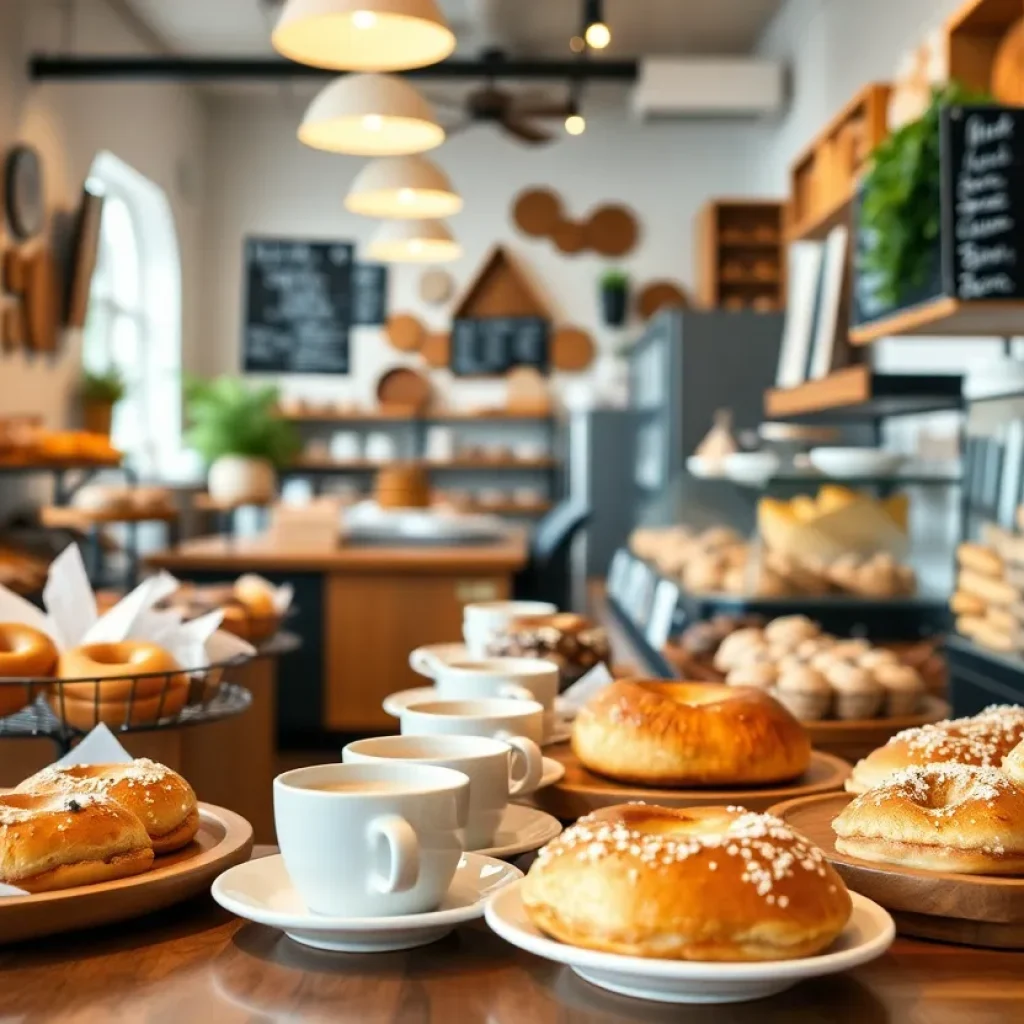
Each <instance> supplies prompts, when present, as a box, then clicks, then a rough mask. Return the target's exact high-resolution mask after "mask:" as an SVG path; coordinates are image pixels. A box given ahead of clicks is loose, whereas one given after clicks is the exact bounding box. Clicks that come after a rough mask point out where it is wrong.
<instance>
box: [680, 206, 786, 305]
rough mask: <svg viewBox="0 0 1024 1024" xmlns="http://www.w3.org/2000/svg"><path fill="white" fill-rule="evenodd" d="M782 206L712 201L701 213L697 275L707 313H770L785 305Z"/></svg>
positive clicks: (784, 253)
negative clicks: (728, 310)
mask: <svg viewBox="0 0 1024 1024" xmlns="http://www.w3.org/2000/svg"><path fill="white" fill-rule="evenodd" d="M784 211H785V205H784V204H783V203H781V202H778V201H775V200H747V199H715V200H713V201H711V202H710V203H708V204H707V205H706V206H705V207H704V209H703V210H702V211H701V215H700V222H699V231H698V246H699V249H698V261H697V266H698V274H699V277H700V282H699V287H698V291H699V297H700V301H701V304H702V305H704V306H706V307H707V308H709V309H754V310H757V311H759V312H765V313H769V312H775V311H777V310H779V309H782V308H783V307H784V306H785V303H786V247H785V242H784V238H783V220H784Z"/></svg>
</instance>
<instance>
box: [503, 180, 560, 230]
mask: <svg viewBox="0 0 1024 1024" xmlns="http://www.w3.org/2000/svg"><path fill="white" fill-rule="evenodd" d="M512 219H513V220H514V221H515V223H516V227H518V228H519V230H520V231H522V233H523V234H524V235H531V236H532V237H533V238H547V237H548V236H549V235H550V234H551V232H552V231H554V230H555V228H556V227H557V226H558V224H559V223H560V222H561V220H562V200H561V199H559V198H558V196H557V195H556V194H555V193H554V192H552V191H551V190H550V189H546V188H531V189H527V190H526V191H525V192H520V193H519V195H518V196H516V200H515V203H514V205H513V207H512Z"/></svg>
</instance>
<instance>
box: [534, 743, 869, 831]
mask: <svg viewBox="0 0 1024 1024" xmlns="http://www.w3.org/2000/svg"><path fill="white" fill-rule="evenodd" d="M544 756H545V757H553V758H554V759H555V760H556V761H560V762H561V763H562V764H563V765H565V777H564V778H563V779H562V781H561V782H557V783H556V784H555V785H553V786H548V787H547V788H546V789H542V790H539V791H538V792H537V793H535V794H534V800H535V801H536V803H537V806H538V807H540V808H541V809H542V810H545V811H547V812H548V813H549V814H553V815H555V817H557V818H562V819H563V820H565V821H570V820H573V819H575V818H579V817H581V816H582V815H584V814H589V813H590V812H591V811H596V810H597V808H599V807H611V806H612V805H614V804H624V803H627V802H629V801H630V800H643V801H644V802H645V803H649V804H658V805H660V806H661V807H715V806H717V805H719V804H726V805H730V804H735V805H739V806H741V807H746V808H748V809H749V810H751V811H764V810H767V809H768V808H769V807H770V806H771V805H772V804H777V803H778V802H779V801H780V800H787V799H792V798H795V797H798V796H811V795H813V794H818V793H828V792H831V791H832V790H837V789H842V786H843V783H844V782H845V781H846V778H847V776H848V775H849V774H850V766H849V765H848V764H847V763H846V762H845V761H843V760H842V759H841V758H838V757H833V756H832V755H831V754H823V753H821V751H818V750H815V751H813V752H812V754H811V766H810V768H808V769H807V771H806V772H805V773H804V774H803V775H802V776H801V777H800V778H799V779H794V780H793V781H792V782H788V783H781V784H779V785H774V786H761V787H750V786H747V787H745V788H737V789H653V788H648V787H643V786H635V785H631V784H627V783H620V782H613V781H612V780H611V779H606V778H603V777H602V776H600V775H596V774H594V773H593V772H591V771H589V770H588V769H586V768H584V767H583V765H582V764H581V763H580V760H579V758H578V757H577V756H576V755H575V754H574V753H573V750H572V747H571V746H570V744H568V743H560V744H559V745H558V746H556V747H550V748H545V750H544Z"/></svg>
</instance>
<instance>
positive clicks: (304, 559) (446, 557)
mask: <svg viewBox="0 0 1024 1024" xmlns="http://www.w3.org/2000/svg"><path fill="white" fill-rule="evenodd" d="M526 559H527V538H526V534H525V532H523V531H521V530H510V531H509V533H508V536H506V537H505V538H504V539H503V540H500V541H498V542H497V543H493V544H457V545H451V546H444V547H442V546H437V547H434V546H427V545H415V546H414V545H409V546H405V547H398V546H396V547H391V546H387V545H382V544H372V545H369V544H364V545H357V544H348V545H345V544H342V545H339V546H337V547H332V548H323V549H320V548H316V549H310V548H288V547H282V546H281V545H280V544H275V543H274V542H273V541H272V540H270V539H269V538H267V537H252V538H231V537H199V538H197V539H195V540H189V541H185V542H184V543H182V544H180V545H178V546H177V547H176V548H173V549H171V550H169V551H160V552H157V553H156V554H153V555H151V556H149V557H148V558H147V559H146V561H147V563H148V564H149V565H151V566H153V567H155V568H159V569H168V570H170V571H171V572H187V571H190V570H191V571H197V570H198V571H204V572H205V571H211V570H212V571H217V572H228V573H242V572H249V571H264V572H288V571H307V572H357V573H368V572H371V573H372V572H381V573H393V572H403V573H417V572H422V573H448V572H456V573H461V572H506V573H507V572H515V571H516V570H518V569H521V568H522V567H523V566H524V565H525V564H526Z"/></svg>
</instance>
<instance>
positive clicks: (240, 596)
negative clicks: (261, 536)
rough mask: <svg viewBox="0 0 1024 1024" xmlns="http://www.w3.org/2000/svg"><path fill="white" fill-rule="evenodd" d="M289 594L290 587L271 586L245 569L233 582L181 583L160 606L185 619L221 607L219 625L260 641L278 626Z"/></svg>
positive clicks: (257, 641)
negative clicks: (242, 574)
mask: <svg viewBox="0 0 1024 1024" xmlns="http://www.w3.org/2000/svg"><path fill="white" fill-rule="evenodd" d="M291 596H292V595H291V588H290V587H287V586H285V587H275V586H274V585H273V584H272V583H270V582H269V581H268V580H265V579H264V578H263V577H262V576H257V575H255V574H254V573H247V574H246V575H244V576H240V577H239V578H238V579H237V580H236V581H235V582H234V583H211V584H196V583H183V584H182V585H181V586H180V587H179V588H178V589H177V590H176V591H175V592H174V593H173V594H171V595H170V597H168V598H166V599H165V600H164V601H163V602H161V607H164V608H175V609H177V610H178V611H180V612H181V614H182V615H183V617H184V618H185V620H186V621H187V620H190V619H195V618H198V617H199V616H201V615H207V614H209V613H210V612H213V611H221V612H223V616H224V617H223V619H222V620H221V626H220V628H221V629H223V630H224V631H225V632H228V633H232V634H233V635H234V636H238V637H241V638H242V639H243V640H248V641H250V642H251V643H261V642H262V641H264V640H267V639H269V638H270V637H272V636H273V635H274V634H275V633H276V632H277V631H278V629H280V627H281V622H282V621H283V619H284V617H285V615H286V614H287V612H288V609H289V608H290V606H291Z"/></svg>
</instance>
